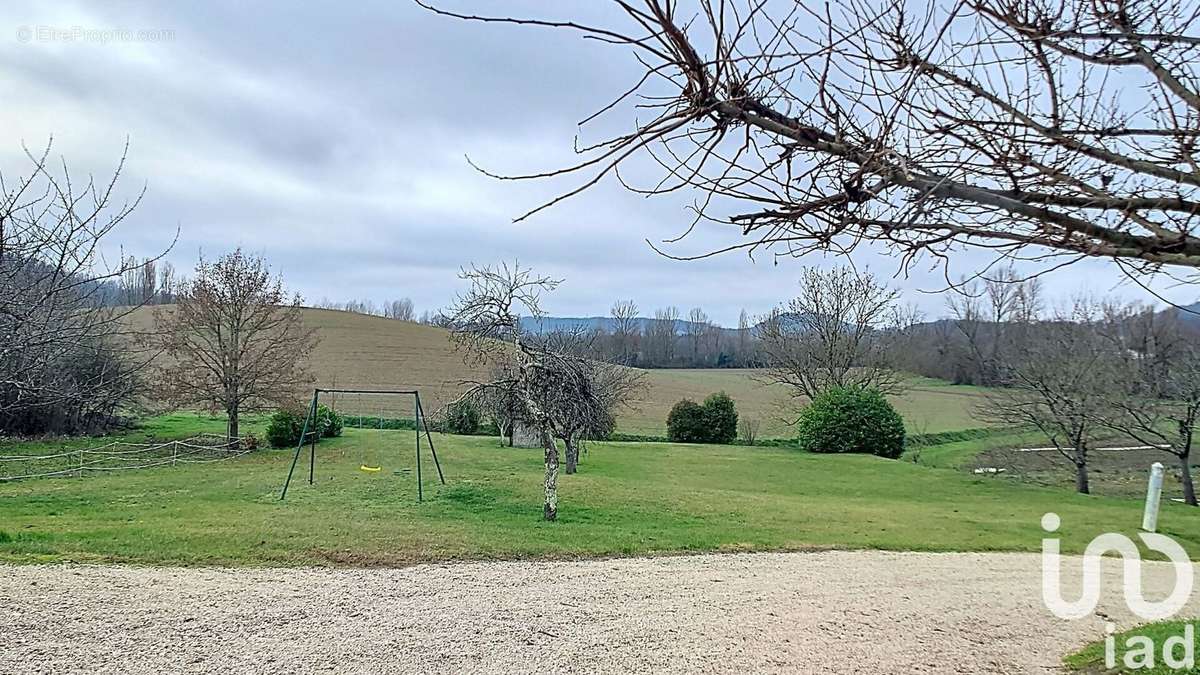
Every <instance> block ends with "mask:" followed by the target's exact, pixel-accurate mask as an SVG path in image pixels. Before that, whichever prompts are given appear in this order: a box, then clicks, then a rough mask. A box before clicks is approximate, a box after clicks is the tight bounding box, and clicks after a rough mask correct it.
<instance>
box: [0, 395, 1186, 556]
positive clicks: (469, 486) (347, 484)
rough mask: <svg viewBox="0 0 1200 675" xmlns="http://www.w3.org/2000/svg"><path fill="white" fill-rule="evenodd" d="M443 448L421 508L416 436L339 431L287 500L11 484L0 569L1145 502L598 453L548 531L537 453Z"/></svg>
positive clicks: (509, 551)
mask: <svg viewBox="0 0 1200 675" xmlns="http://www.w3.org/2000/svg"><path fill="white" fill-rule="evenodd" d="M191 417H192V418H193V419H192V420H191V421H189V420H184V419H180V420H175V421H170V420H169V419H168V420H163V421H162V422H160V423H159V424H165V425H168V426H170V425H175V426H176V427H185V428H183V429H176V430H177V431H185V432H187V433H192V432H194V431H195V430H196V428H199V427H205V426H206V425H211V424H214V423H215V422H213V421H204V420H203V419H202V418H195V416H191ZM195 420H199V421H195ZM218 428H219V427H218ZM205 430H211V429H205ZM141 433H146V432H145V431H143V432H141ZM185 435H186V434H185ZM434 439H435V441H436V442H437V446H438V450H439V456H440V457H441V458H442V463H443V466H444V468H445V470H446V475H447V479H448V481H449V484H448V485H446V486H444V487H443V486H438V485H436V482H435V480H434V479H433V478H432V477H433V476H434V473H433V471H432V466H431V465H430V464H429V463H426V464H425V479H426V501H425V503H423V504H418V503H417V502H416V485H415V477H414V476H413V475H412V468H413V467H412V454H413V452H412V443H413V434H412V432H405V431H384V432H379V431H368V430H358V429H348V430H347V431H346V433H345V435H344V436H343V437H341V438H339V439H333V440H327V441H326V442H324V443H322V444H321V445H320V446H318V462H317V484H316V485H313V486H310V485H308V484H307V482H306V481H303V480H301V481H299V482H297V483H294V484H293V487H292V491H291V492H290V493H289V496H288V499H287V501H285V502H280V501H279V499H278V497H279V488H280V487H281V484H282V482H283V479H284V476H285V474H286V472H287V467H288V464H289V462H290V459H291V453H290V451H286V450H283V451H280V450H263V451H259V452H257V453H254V454H252V455H249V456H246V457H243V458H240V459H236V460H232V461H228V462H224V463H214V464H203V465H190V466H186V467H185V466H179V467H164V468H155V469H147V470H143V471H137V472H127V473H119V474H110V475H97V476H87V477H84V478H82V479H76V478H65V479H45V480H32V481H26V482H15V483H6V484H0V560H6V561H18V562H36V561H61V560H72V561H117V562H137V563H149V564H167V563H180V564H233V565H263V564H283V565H291V564H346V565H376V564H380V565H385V564H404V563H410V562H416V561H427V560H447V559H479V558H525V557H573V556H600V555H626V554H650V553H659V552H678V551H735V550H792V549H808V548H880V549H893V550H931V551H940V550H970V551H983V550H1024V551H1037V550H1040V545H1041V543H1040V539H1041V536H1042V531H1041V529H1040V527H1039V522H1040V518H1041V516H1042V514H1043V513H1045V512H1047V511H1055V512H1057V513H1059V514H1060V515H1061V516H1062V520H1063V527H1062V534H1063V539H1064V549H1065V550H1067V551H1079V550H1081V549H1082V547H1083V546H1084V545H1085V543H1086V542H1087V541H1089V540H1090V539H1091V538H1092V537H1093V536H1095V535H1096V534H1099V533H1100V532H1104V531H1110V530H1111V531H1123V532H1126V533H1132V532H1133V531H1134V530H1135V528H1136V527H1137V525H1138V524H1139V522H1140V504H1139V503H1138V501H1137V500H1119V499H1111V498H1103V497H1095V496H1093V497H1086V496H1079V495H1074V494H1071V493H1068V492H1065V491H1061V490H1052V489H1045V488H1037V487H1031V486H1026V485H1021V484H1017V483H1014V482H1011V481H995V480H991V479H986V478H985V479H978V478H975V477H973V476H970V475H967V474H963V473H960V472H956V471H952V470H948V469H937V468H930V467H927V466H922V465H919V464H914V463H912V462H905V461H890V460H884V459H880V458H876V457H870V456H828V455H810V454H803V453H800V452H798V451H795V450H790V449H785V448H748V447H740V446H689V445H677V444H666V443H662V444H658V443H595V444H592V446H591V450H590V452H589V453H588V454H587V455H586V457H585V458H584V462H583V465H582V471H581V473H580V474H578V475H575V476H565V475H564V476H562V477H561V480H560V496H561V503H560V520H559V521H558V522H556V523H545V522H542V521H541V520H540V514H541V494H540V492H541V472H542V459H541V453H540V451H537V450H525V449H513V448H501V447H499V446H498V444H497V442H496V441H495V440H494V439H491V438H486V437H459V436H440V435H435V436H434ZM384 447H386V448H387V449H388V450H389V453H388V455H387V456H386V457H384V458H383V460H382V463H383V467H384V471H383V472H381V473H379V474H367V473H364V472H361V471H359V470H358V467H359V465H360V464H361V463H362V462H363V460H364V459H371V458H369V457H365V456H364V454H367V453H371V452H372V451H378V450H379V449H381V448H384ZM426 461H427V462H428V459H427V460H426ZM297 473H298V476H299V475H300V474H301V471H298V472H297ZM304 477H306V475H305V476H304ZM1160 522H1161V528H1162V529H1161V531H1163V532H1164V533H1166V534H1169V535H1171V536H1173V537H1175V538H1176V539H1178V540H1179V541H1180V542H1181V543H1182V544H1183V545H1184V546H1185V547H1186V548H1187V549H1188V550H1189V552H1191V553H1192V554H1193V555H1195V554H1197V553H1200V518H1197V516H1196V514H1194V513H1193V512H1192V511H1190V510H1188V509H1187V508H1186V507H1182V506H1179V505H1177V504H1165V505H1164V512H1163V515H1162V517H1161V521H1160Z"/></svg>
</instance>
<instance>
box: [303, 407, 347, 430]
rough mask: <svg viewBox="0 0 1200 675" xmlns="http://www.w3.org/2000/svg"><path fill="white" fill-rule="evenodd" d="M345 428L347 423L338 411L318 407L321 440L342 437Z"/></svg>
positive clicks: (318, 428) (318, 427) (318, 426)
mask: <svg viewBox="0 0 1200 675" xmlns="http://www.w3.org/2000/svg"><path fill="white" fill-rule="evenodd" d="M301 424H303V420H301ZM344 426H345V422H344V421H343V420H342V416H341V415H339V414H337V411H335V410H332V409H331V408H328V407H326V406H323V405H321V406H317V432H318V433H320V434H321V438H333V437H335V436H341V435H342V429H343V427H344Z"/></svg>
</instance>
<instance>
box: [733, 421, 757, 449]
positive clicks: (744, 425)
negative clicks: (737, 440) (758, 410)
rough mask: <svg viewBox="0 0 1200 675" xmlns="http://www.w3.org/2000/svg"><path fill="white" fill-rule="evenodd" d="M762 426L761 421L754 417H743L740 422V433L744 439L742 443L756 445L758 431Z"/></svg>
mask: <svg viewBox="0 0 1200 675" xmlns="http://www.w3.org/2000/svg"><path fill="white" fill-rule="evenodd" d="M760 426H761V424H760V423H759V421H758V420H756V419H754V418H753V417H742V418H741V419H740V420H738V433H739V434H740V435H741V437H742V443H745V444H746V445H754V444H755V442H757V441H758V429H759V427H760Z"/></svg>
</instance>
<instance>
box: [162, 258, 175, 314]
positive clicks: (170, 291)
mask: <svg viewBox="0 0 1200 675" xmlns="http://www.w3.org/2000/svg"><path fill="white" fill-rule="evenodd" d="M177 283H179V279H177V278H176V277H175V266H174V265H172V264H171V261H170V260H164V261H163V263H162V265H160V266H159V268H158V294H159V297H160V298H161V300H162V302H163V303H164V304H167V303H172V302H175V285H176V284H177Z"/></svg>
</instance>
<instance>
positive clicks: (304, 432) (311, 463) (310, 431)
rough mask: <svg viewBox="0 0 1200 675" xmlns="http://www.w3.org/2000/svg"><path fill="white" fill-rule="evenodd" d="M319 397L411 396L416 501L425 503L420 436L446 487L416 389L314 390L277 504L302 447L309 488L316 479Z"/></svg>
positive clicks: (282, 496)
mask: <svg viewBox="0 0 1200 675" xmlns="http://www.w3.org/2000/svg"><path fill="white" fill-rule="evenodd" d="M321 394H370V395H376V396H412V397H413V415H414V420H415V422H416V423H415V424H414V426H415V427H416V432H417V446H416V457H417V501H418V502H421V501H424V499H425V494H424V485H423V483H422V481H421V434H422V432H423V433H424V434H425V440H426V441H428V443H429V452H430V454H431V455H433V465H434V466H435V467H437V474H438V480H439V481H440V482H441V484H442V485H445V484H446V477H445V475H444V474H442V464H441V462H439V461H438V456H437V449H436V448H435V447H434V445H433V435H432V434H431V433H430V431H429V421H428V420H427V419H426V417H425V409H424V408H423V407H422V406H421V392H419V391H417V390H416V389H404V390H394V389H393V390H375V389H314V390H313V395H312V401H311V402H310V403H309V406H308V413H307V414H306V415H305V416H304V426H303V427H302V428H301V431H300V442H299V443H297V444H296V454H295V455H293V456H292V466H291V468H289V469H288V475H287V480H286V481H284V483H283V491H282V492H281V493H280V494H279V500H280V501H283V499H284V498H286V497H287V493H288V486H290V485H291V484H292V474H294V473H295V472H296V464H298V463H299V462H300V453H301V452H303V450H304V444H305V443H308V445H309V451H308V484H309V485H312V484H313V483H314V481H315V479H316V470H317V437H318V432H317V430H316V418H317V405H318V402H319V400H320V398H321Z"/></svg>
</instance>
